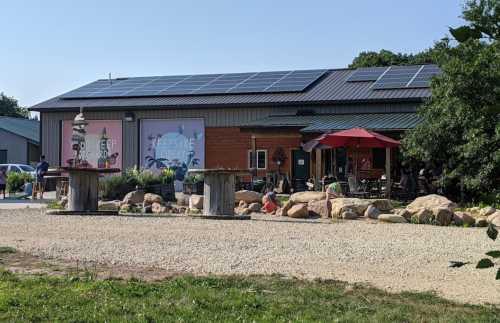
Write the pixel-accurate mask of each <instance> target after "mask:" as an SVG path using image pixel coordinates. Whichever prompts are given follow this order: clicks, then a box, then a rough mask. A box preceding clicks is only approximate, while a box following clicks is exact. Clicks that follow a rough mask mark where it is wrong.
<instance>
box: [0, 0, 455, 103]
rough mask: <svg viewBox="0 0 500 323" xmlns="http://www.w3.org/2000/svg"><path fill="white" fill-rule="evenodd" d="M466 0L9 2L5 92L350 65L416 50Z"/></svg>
mask: <svg viewBox="0 0 500 323" xmlns="http://www.w3.org/2000/svg"><path fill="white" fill-rule="evenodd" d="M462 4H463V3H462V1H458V0H455V1H452V0H419V1H406V0H400V1H397V0H392V1H391V0H379V1H369V0H365V1H355V0H351V1H345V0H344V1H337V0H330V1H327V0H324V1H314V0H310V1H304V0H302V1H294V0H276V1H275V0H267V1H265V0H246V1H238V0H233V1H229V0H221V1H219V0H211V1H201V0H199V1H181V0H178V1H168V0H165V1H148V0H142V1H139V0H135V1H125V0H121V1H119V0H108V1H106V0H101V1H97V0H85V1H67V0H65V1H62V0H61V1H59V0H45V1H39V0H36V1H35V0H33V1H23V0H16V1H3V2H2V6H1V11H2V13H1V16H2V18H1V19H0V37H1V38H0V39H1V40H2V46H1V48H0V92H4V93H5V94H7V95H9V96H14V97H15V98H17V99H18V100H19V102H20V104H21V105H23V106H30V105H33V104H35V103H38V102H40V101H43V100H46V99H48V98H50V97H53V96H55V95H58V94H61V93H63V92H66V91H68V90H71V89H73V88H76V87H78V86H81V85H83V84H85V83H88V82H91V81H93V80H96V79H99V78H106V77H107V75H108V73H112V76H113V77H120V76H149V75H170V74H195V73H221V72H249V71H267V70H284V69H285V70H290V69H308V68H336V67H345V66H347V65H348V64H349V63H350V62H351V61H352V58H353V57H355V56H356V55H357V54H358V53H359V52H361V51H364V50H376V51H378V50H380V49H382V48H384V49H389V50H392V51H395V52H406V53H409V52H417V51H420V50H422V49H425V48H427V47H430V46H431V45H432V44H433V42H434V41H436V40H439V39H440V38H442V37H443V36H444V35H445V34H446V33H447V30H448V26H457V25H459V24H460V23H461V22H462V21H461V19H460V18H459V16H460V13H461V8H462Z"/></svg>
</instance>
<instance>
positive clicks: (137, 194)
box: [123, 190, 144, 204]
mask: <svg viewBox="0 0 500 323" xmlns="http://www.w3.org/2000/svg"><path fill="white" fill-rule="evenodd" d="M142 202H144V191H143V190H137V191H132V192H128V193H127V195H125V197H124V198H123V203H124V204H141V203H142Z"/></svg>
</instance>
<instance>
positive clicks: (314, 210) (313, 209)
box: [307, 200, 332, 218]
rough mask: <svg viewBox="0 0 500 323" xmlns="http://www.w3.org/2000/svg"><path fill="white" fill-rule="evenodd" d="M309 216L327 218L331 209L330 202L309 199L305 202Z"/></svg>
mask: <svg viewBox="0 0 500 323" xmlns="http://www.w3.org/2000/svg"><path fill="white" fill-rule="evenodd" d="M307 209H308V210H309V216H313V217H321V218H328V217H330V212H331V209H332V203H331V202H330V201H327V200H322V201H309V203H307Z"/></svg>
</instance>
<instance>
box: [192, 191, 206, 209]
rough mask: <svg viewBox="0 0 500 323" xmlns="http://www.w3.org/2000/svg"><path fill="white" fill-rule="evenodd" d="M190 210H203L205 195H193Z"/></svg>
mask: <svg viewBox="0 0 500 323" xmlns="http://www.w3.org/2000/svg"><path fill="white" fill-rule="evenodd" d="M189 208H190V209H192V208H195V209H200V210H201V209H203V195H196V194H192V195H191V196H190V197H189Z"/></svg>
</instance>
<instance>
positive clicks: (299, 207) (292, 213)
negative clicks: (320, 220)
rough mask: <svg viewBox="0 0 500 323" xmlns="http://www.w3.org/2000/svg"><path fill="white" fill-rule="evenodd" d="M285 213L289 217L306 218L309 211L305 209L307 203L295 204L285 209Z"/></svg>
mask: <svg viewBox="0 0 500 323" xmlns="http://www.w3.org/2000/svg"><path fill="white" fill-rule="evenodd" d="M287 215H288V216H289V217H291V218H307V217H308V216H309V211H308V210H307V205H305V204H302V203H301V204H295V205H294V206H292V207H291V208H290V209H289V210H288V211H287Z"/></svg>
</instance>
